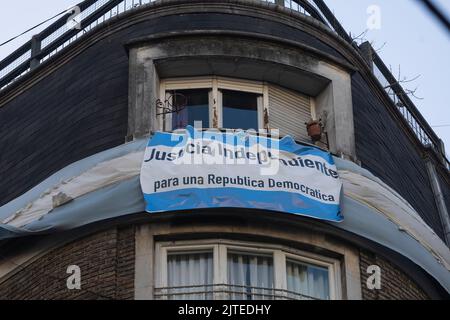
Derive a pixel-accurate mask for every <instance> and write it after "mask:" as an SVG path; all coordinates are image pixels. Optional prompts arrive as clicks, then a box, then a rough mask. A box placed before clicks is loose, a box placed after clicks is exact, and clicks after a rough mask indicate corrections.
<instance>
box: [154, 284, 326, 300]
mask: <svg viewBox="0 0 450 320" xmlns="http://www.w3.org/2000/svg"><path fill="white" fill-rule="evenodd" d="M154 297H155V299H156V300H213V299H215V300H320V299H318V298H314V297H310V296H307V295H303V294H300V293H297V292H292V291H289V290H283V289H273V288H259V287H249V286H239V285H229V284H210V285H198V286H179V287H167V288H155V291H154Z"/></svg>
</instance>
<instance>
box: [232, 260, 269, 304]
mask: <svg viewBox="0 0 450 320" xmlns="http://www.w3.org/2000/svg"><path fill="white" fill-rule="evenodd" d="M227 269H228V284H229V285H230V287H229V289H230V297H231V298H232V299H238V300H252V299H255V298H256V299H264V298H267V297H269V298H270V297H272V296H273V294H274V293H273V288H274V277H273V259H272V257H271V256H261V255H252V254H248V253H233V252H231V253H228V266H227Z"/></svg>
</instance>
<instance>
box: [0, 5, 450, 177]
mask: <svg viewBox="0 0 450 320" xmlns="http://www.w3.org/2000/svg"><path fill="white" fill-rule="evenodd" d="M155 1H156V0H85V1H83V2H81V3H80V4H78V7H79V8H80V15H79V17H78V18H77V21H79V27H80V28H79V29H77V28H71V27H69V26H68V24H67V22H68V18H69V17H71V16H72V13H67V14H65V15H63V16H62V17H61V18H60V19H58V20H57V21H56V22H54V23H53V24H51V25H50V26H48V27H47V28H45V29H44V30H43V31H42V32H40V33H39V34H37V35H35V36H33V37H32V39H31V40H29V41H28V42H26V43H25V44H24V45H22V46H21V47H20V48H18V49H17V50H15V51H14V52H13V53H12V54H10V55H9V56H8V57H6V58H5V59H3V60H2V61H0V93H1V91H2V90H4V89H5V88H7V87H8V86H10V85H11V84H12V83H14V82H15V81H16V80H17V79H19V78H21V77H22V76H23V75H25V74H27V73H28V72H30V71H31V70H33V69H34V68H36V67H37V66H39V65H40V64H41V63H42V62H44V61H46V60H48V59H49V58H51V57H52V56H53V55H55V54H56V53H58V52H59V51H61V50H62V49H64V48H66V47H67V46H70V45H71V44H72V43H73V42H75V41H76V40H77V39H79V38H82V37H83V36H85V35H86V34H88V33H90V31H91V30H93V29H95V28H96V27H97V26H99V25H101V24H103V23H104V22H106V21H108V20H111V19H112V18H115V17H117V16H119V15H120V14H122V13H124V12H128V11H131V10H135V9H136V8H139V7H142V6H145V5H149V4H150V3H152V2H155ZM159 1H164V0H159ZM260 1H262V2H268V3H272V4H274V5H275V4H276V5H281V6H284V7H285V8H287V9H289V10H292V11H296V12H299V13H301V14H304V15H307V16H310V17H312V18H314V19H316V20H318V21H320V22H322V23H323V24H324V25H326V26H328V27H329V28H330V30H332V31H333V32H335V33H336V34H337V35H338V36H340V37H341V38H342V39H344V40H345V41H346V42H348V43H349V44H350V45H351V46H352V47H353V48H354V49H355V50H356V51H359V52H360V50H359V48H358V46H357V44H356V43H355V42H354V41H353V39H352V38H351V37H350V35H349V34H348V33H347V32H346V31H345V29H344V28H343V27H342V25H341V24H340V23H339V21H338V20H337V19H336V17H335V16H334V14H333V13H332V12H331V10H330V9H329V8H328V6H327V5H326V4H325V2H324V1H323V0H260ZM78 19H79V20H78ZM360 53H361V52H360ZM373 62H374V65H375V71H376V75H378V79H379V80H381V81H380V83H381V82H382V81H384V80H386V81H387V83H388V84H389V89H390V90H389V91H388V92H387V93H388V94H389V96H390V97H391V99H392V101H393V103H394V104H395V105H396V106H397V109H398V112H399V113H400V114H401V115H402V116H403V118H404V119H405V120H406V122H407V123H408V125H409V127H410V128H411V130H412V131H413V132H414V134H415V135H416V136H417V138H418V139H419V141H420V142H421V144H422V145H424V146H426V147H429V146H431V147H432V149H433V150H435V151H436V152H437V154H438V155H440V156H441V157H443V159H444V160H445V162H446V164H447V168H448V169H450V162H449V161H448V159H446V157H445V152H444V150H443V147H442V146H443V145H442V142H441V140H440V139H439V137H438V136H437V135H436V133H435V132H434V131H433V129H432V128H431V127H430V125H429V124H428V123H427V122H426V120H425V119H424V118H423V116H422V115H421V114H420V112H419V111H418V110H417V108H416V107H415V105H414V103H413V102H412V101H411V100H410V99H409V97H408V95H407V94H406V93H405V92H404V90H403V88H402V87H401V85H400V84H399V83H398V81H397V80H396V79H395V77H394V76H393V75H392V74H391V72H390V71H389V70H388V68H386V66H385V65H384V63H383V61H382V60H381V59H380V57H379V56H378V55H377V54H376V53H375V51H374V61H373ZM381 78H384V79H381ZM385 87H386V86H385Z"/></svg>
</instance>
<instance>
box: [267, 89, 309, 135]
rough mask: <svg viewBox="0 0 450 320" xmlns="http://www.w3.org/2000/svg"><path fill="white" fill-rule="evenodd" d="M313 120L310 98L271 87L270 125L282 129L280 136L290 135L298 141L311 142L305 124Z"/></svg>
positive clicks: (272, 127)
mask: <svg viewBox="0 0 450 320" xmlns="http://www.w3.org/2000/svg"><path fill="white" fill-rule="evenodd" d="M310 120H311V101H310V98H309V97H307V96H305V95H302V94H300V93H297V92H294V91H291V90H287V89H284V88H281V87H278V86H274V85H269V125H270V128H271V129H280V135H281V136H285V135H290V136H292V137H293V138H294V139H295V140H297V141H307V142H310V141H311V138H310V137H309V136H308V134H307V131H306V125H305V122H309V121H310Z"/></svg>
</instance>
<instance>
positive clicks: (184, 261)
mask: <svg viewBox="0 0 450 320" xmlns="http://www.w3.org/2000/svg"><path fill="white" fill-rule="evenodd" d="M167 284H168V287H169V288H171V289H170V290H169V292H168V297H169V298H171V299H177V300H181V299H196V300H199V299H212V298H213V296H212V294H211V293H209V291H210V290H209V288H208V286H210V285H212V284H213V254H212V252H197V253H182V254H176V253H175V254H169V255H168V256H167Z"/></svg>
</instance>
